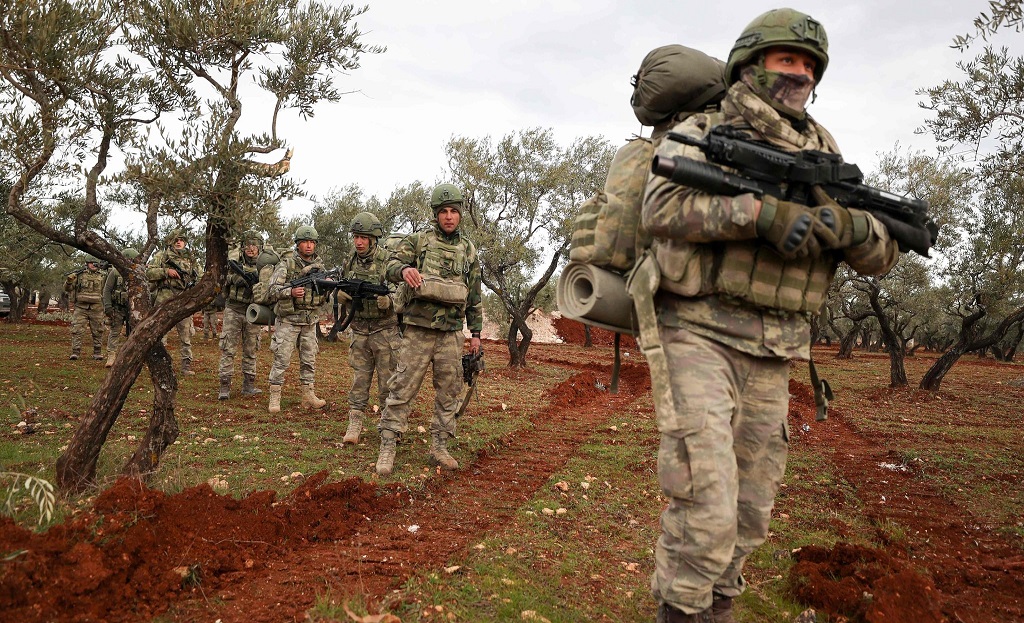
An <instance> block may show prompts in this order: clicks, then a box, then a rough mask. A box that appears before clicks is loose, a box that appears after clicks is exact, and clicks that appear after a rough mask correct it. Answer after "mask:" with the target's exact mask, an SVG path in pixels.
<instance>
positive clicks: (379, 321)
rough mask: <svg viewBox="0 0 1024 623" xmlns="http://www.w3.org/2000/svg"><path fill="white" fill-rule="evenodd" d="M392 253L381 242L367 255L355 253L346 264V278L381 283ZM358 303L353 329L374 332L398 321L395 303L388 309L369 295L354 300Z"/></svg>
mask: <svg viewBox="0 0 1024 623" xmlns="http://www.w3.org/2000/svg"><path fill="white" fill-rule="evenodd" d="M390 259H391V253H390V252H389V251H388V250H387V249H385V248H384V247H383V246H381V245H379V244H376V243H375V244H374V245H373V248H372V249H370V250H369V252H368V253H367V254H366V256H365V257H364V256H360V255H359V254H358V253H353V254H352V257H351V258H349V260H348V263H347V264H345V275H344V276H345V278H346V279H360V280H362V281H370V282H372V283H381V281H382V280H383V279H384V278H385V275H386V274H387V265H388V261H389V260H390ZM353 304H358V305H359V307H358V308H357V309H356V314H355V317H354V318H353V320H352V328H353V330H357V331H359V332H364V333H365V332H373V331H375V330H377V329H382V328H385V327H390V326H394V325H395V324H397V323H398V318H397V317H396V314H395V306H394V304H392V305H390V306H389V307H388V308H387V309H380V308H379V307H378V306H377V299H376V297H369V298H365V299H360V300H359V301H356V302H353Z"/></svg>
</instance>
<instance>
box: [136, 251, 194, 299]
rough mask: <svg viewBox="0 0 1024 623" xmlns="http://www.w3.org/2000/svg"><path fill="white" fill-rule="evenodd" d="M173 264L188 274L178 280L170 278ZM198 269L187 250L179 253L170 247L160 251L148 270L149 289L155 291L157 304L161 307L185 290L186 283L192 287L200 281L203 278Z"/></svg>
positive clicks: (151, 261)
mask: <svg viewBox="0 0 1024 623" xmlns="http://www.w3.org/2000/svg"><path fill="white" fill-rule="evenodd" d="M171 262H173V263H174V264H176V265H177V266H178V268H180V269H181V270H182V271H184V272H185V273H186V274H185V275H181V274H179V275H178V277H177V278H176V279H171V278H170V277H168V276H167V273H168V271H170V270H171V269H172V268H173V267H172V266H171V264H170V263H171ZM198 268H199V267H198V266H197V265H196V262H195V260H193V259H192V257H191V255H189V254H188V252H187V251H186V250H185V249H182V250H181V251H178V250H175V249H174V248H173V247H168V248H166V249H164V250H163V251H158V252H157V253H156V254H155V255H154V256H153V259H151V260H150V261H149V265H148V266H147V268H146V279H148V280H149V289H150V290H152V291H153V295H154V297H155V302H156V303H157V304H158V305H159V304H160V303H163V302H164V301H166V300H168V299H170V298H171V297H173V296H175V295H176V294H178V293H179V292H182V291H183V290H185V284H186V282H187V283H188V284H189V285H192V284H194V283H195V282H196V281H198V280H199V279H200V277H202V273H201V271H199V269H198Z"/></svg>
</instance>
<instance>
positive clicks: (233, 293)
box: [224, 254, 259, 305]
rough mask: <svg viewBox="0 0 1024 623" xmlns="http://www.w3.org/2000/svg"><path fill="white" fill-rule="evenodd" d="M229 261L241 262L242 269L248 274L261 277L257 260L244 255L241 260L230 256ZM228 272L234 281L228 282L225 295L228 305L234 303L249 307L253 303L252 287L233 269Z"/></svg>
mask: <svg viewBox="0 0 1024 623" xmlns="http://www.w3.org/2000/svg"><path fill="white" fill-rule="evenodd" d="M229 259H233V260H236V261H238V262H240V263H241V264H242V269H243V270H244V271H245V272H246V274H249V273H252V274H253V275H256V276H257V277H259V271H258V269H257V268H256V260H255V258H249V257H248V256H246V255H245V254H242V257H241V259H239V258H235V257H230V256H229ZM227 271H228V276H230V277H233V279H230V280H228V284H227V287H226V288H224V295H225V297H226V298H227V301H228V303H229V304H231V303H234V304H236V305H248V304H249V303H252V302H253V297H252V287H250V286H249V284H247V283H245V281H244V280H243V279H242V277H241V276H240V275H239V274H238V273H236V272H235V271H234V270H232V269H231V268H228V269H227Z"/></svg>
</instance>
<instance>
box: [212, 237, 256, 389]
mask: <svg viewBox="0 0 1024 623" xmlns="http://www.w3.org/2000/svg"><path fill="white" fill-rule="evenodd" d="M232 259H234V258H232ZM238 261H239V263H240V264H241V265H242V267H243V270H245V272H247V273H251V274H252V275H257V274H258V273H257V267H256V258H251V257H249V256H247V255H245V253H240V254H239V259H238ZM224 298H225V300H226V303H225V305H224V319H223V321H222V322H221V333H220V366H219V368H218V371H217V374H218V377H219V378H220V382H221V394H220V395H219V396H218V397H223V398H225V399H226V398H228V388H230V386H231V377H232V375H233V374H234V372H235V354H236V353H237V352H238V342H239V341H241V342H242V376H243V386H242V395H245V396H252V395H255V394H258V393H261V392H260V390H258V389H256V352H257V350H259V335H260V330H261V327H259V326H257V325H254V324H249V323H248V322H246V320H245V312H246V310H247V309H248V308H249V304H250V303H252V302H253V294H252V287H250V286H249V284H248V283H247V282H246V281H245V278H243V277H242V276H241V275H239V274H238V273H236V272H235V271H233V270H228V274H227V276H226V277H225V287H224Z"/></svg>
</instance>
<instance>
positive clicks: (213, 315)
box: [203, 296, 224, 340]
mask: <svg viewBox="0 0 1024 623" xmlns="http://www.w3.org/2000/svg"><path fill="white" fill-rule="evenodd" d="M222 309H224V300H223V299H222V298H221V297H219V296H218V297H215V298H214V299H213V300H212V301H210V304H209V305H207V306H206V307H204V308H203V339H206V340H209V339H211V338H215V337H217V312H219V311H221V310H222Z"/></svg>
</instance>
